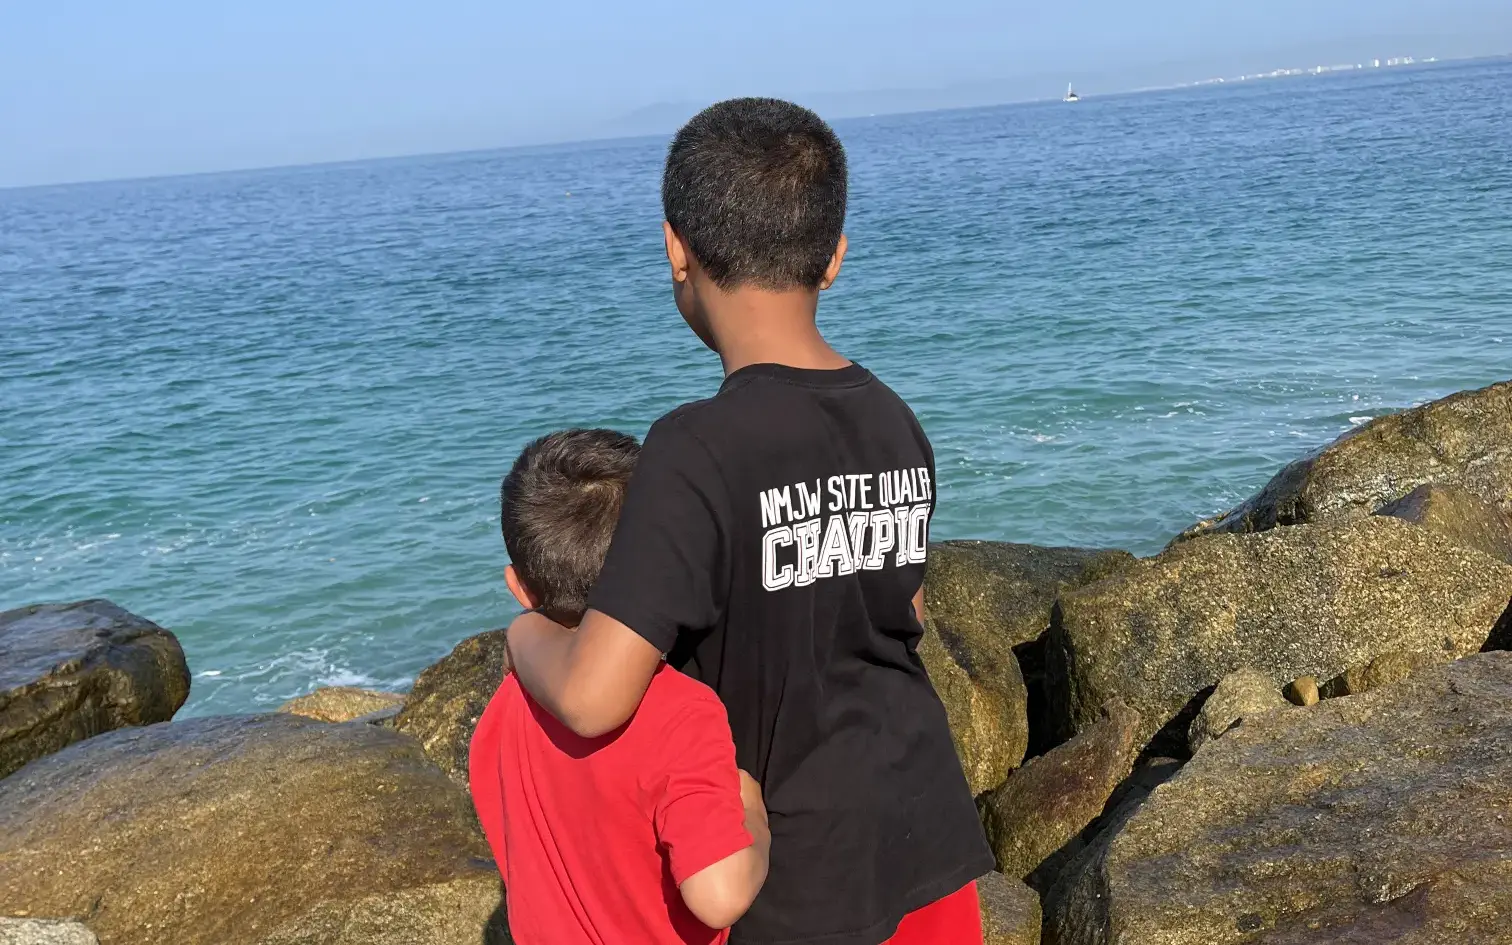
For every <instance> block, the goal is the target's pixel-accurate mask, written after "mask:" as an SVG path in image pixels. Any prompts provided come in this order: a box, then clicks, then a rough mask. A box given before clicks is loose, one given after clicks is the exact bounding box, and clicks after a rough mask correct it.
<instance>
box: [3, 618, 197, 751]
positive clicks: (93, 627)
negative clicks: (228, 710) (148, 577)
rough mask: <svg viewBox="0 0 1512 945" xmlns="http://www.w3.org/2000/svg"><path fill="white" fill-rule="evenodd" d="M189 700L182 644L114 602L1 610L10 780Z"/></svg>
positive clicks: (162, 717) (162, 718) (165, 715)
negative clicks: (40, 761) (27, 767)
mask: <svg viewBox="0 0 1512 945" xmlns="http://www.w3.org/2000/svg"><path fill="white" fill-rule="evenodd" d="M187 698H189V666H188V664H187V663H185V662H184V651H183V649H182V648H180V647H179V643H178V640H177V639H175V638H174V636H173V634H171V633H169V632H168V631H167V630H164V629H163V628H162V627H159V626H158V625H157V624H155V623H152V622H151V621H147V620H143V619H142V618H141V617H137V616H135V615H133V614H130V613H127V612H126V611H124V610H122V609H121V608H119V607H117V606H116V605H115V604H112V603H110V602H109V601H104V600H86V601H80V602H78V603H74V604H42V605H38V606H35V607H22V608H20V609H19V610H8V611H5V612H4V613H0V778H3V777H5V776H6V775H8V774H10V773H11V772H13V771H15V770H16V769H18V768H20V767H21V766H22V765H24V764H26V763H27V762H29V761H32V760H33V759H36V758H41V757H42V756H44V755H48V754H51V753H52V752H55V751H58V750H59V749H61V748H63V747H65V746H67V745H70V744H72V743H74V742H77V741H80V740H82V739H85V738H89V737H90V736H93V735H98V734H100V733H101V732H108V731H111V730H112V729H117V728H121V727H123V726H128V725H149V724H151V723H153V722H166V721H167V720H168V719H171V718H173V713H175V712H177V711H178V710H179V706H181V705H183V704H184V700H185V699H187Z"/></svg>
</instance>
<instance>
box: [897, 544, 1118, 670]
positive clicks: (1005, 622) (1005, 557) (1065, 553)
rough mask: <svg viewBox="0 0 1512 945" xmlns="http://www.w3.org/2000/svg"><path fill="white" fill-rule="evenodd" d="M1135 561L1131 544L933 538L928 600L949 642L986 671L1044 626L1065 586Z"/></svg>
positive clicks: (1108, 573) (926, 584) (1096, 578)
mask: <svg viewBox="0 0 1512 945" xmlns="http://www.w3.org/2000/svg"><path fill="white" fill-rule="evenodd" d="M1135 560H1136V559H1135V558H1134V556H1133V555H1131V554H1129V553H1128V552H1127V551H1112V550H1106V549H1098V548H1042V547H1039V546H1037V545H1018V544H1011V543H1009V542H1002V541H942V542H933V543H931V544H930V546H929V568H928V574H927V576H926V577H925V580H924V602H925V606H926V610H927V612H928V614H929V616H930V618H931V619H933V620H934V622H935V625H936V626H937V627H938V628H939V631H940V635H941V637H942V638H943V639H944V640H945V641H946V643H947V645H948V646H950V647H951V648H952V649H953V650H954V649H959V650H960V651H961V652H962V653H964V654H967V655H968V656H969V658H970V659H972V660H974V661H976V662H977V663H980V664H981V665H980V666H973V667H972V668H973V669H978V670H981V671H985V670H987V669H989V667H990V665H992V664H1002V663H1006V662H1007V660H1008V658H1009V657H1010V656H1011V655H1012V651H1013V648H1014V647H1015V646H1018V645H1019V644H1020V643H1027V642H1029V641H1030V640H1034V639H1037V638H1038V637H1039V636H1040V634H1042V633H1044V632H1045V628H1046V627H1048V626H1050V608H1051V607H1052V606H1053V605H1054V604H1055V598H1056V597H1058V596H1059V595H1060V594H1061V593H1062V592H1064V591H1067V590H1072V589H1075V588H1078V587H1082V586H1084V585H1086V584H1091V583H1093V582H1095V581H1100V580H1102V579H1104V578H1107V577H1111V576H1113V575H1115V574H1119V573H1121V572H1123V571H1126V570H1128V569H1129V568H1130V567H1132V566H1133V565H1134V563H1135Z"/></svg>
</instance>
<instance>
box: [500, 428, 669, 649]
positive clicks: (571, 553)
mask: <svg viewBox="0 0 1512 945" xmlns="http://www.w3.org/2000/svg"><path fill="white" fill-rule="evenodd" d="M639 457H640V444H639V443H638V442H636V439H635V437H633V436H628V435H626V434H624V433H616V432H615V431H613V430H562V431H559V432H557V433H552V434H548V435H547V436H543V437H541V438H540V439H538V440H536V441H534V442H533V443H531V444H530V445H529V446H527V447H525V449H524V451H523V452H521V453H520V457H519V458H518V459H516V460H515V462H514V466H513V467H512V468H511V469H510V470H509V475H507V476H505V477H504V482H503V484H502V485H501V486H500V487H499V510H500V516H499V518H500V527H501V529H502V530H503V532H504V547H505V548H506V549H508V551H509V560H510V563H512V564H513V565H514V567H515V572H516V573H517V574H518V575H519V577H520V580H521V582H522V583H524V585H525V586H526V588H528V589H529V590H530V592H531V593H532V594H534V595H535V596H536V597H537V598H539V601H538V603H539V606H540V610H541V611H542V612H543V613H544V614H546V616H548V617H550V618H551V619H553V620H555V621H556V622H558V623H561V624H565V625H568V626H576V625H577V624H578V623H579V622H580V621H581V620H582V619H583V612H584V611H585V610H586V609H587V607H588V591H589V590H590V589H591V588H592V587H593V584H594V582H595V581H597V580H598V576H599V571H600V570H601V569H602V568H603V567H604V555H605V554H606V553H607V552H608V551H609V540H610V539H611V538H613V537H614V526H615V525H616V523H618V521H619V515H620V508H621V507H622V506H623V505H624V501H625V489H626V488H627V487H628V486H629V484H630V474H631V472H633V471H634V469H635V461H636V460H637V459H638V458H639Z"/></svg>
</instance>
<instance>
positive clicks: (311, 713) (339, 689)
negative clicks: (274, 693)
mask: <svg viewBox="0 0 1512 945" xmlns="http://www.w3.org/2000/svg"><path fill="white" fill-rule="evenodd" d="M402 705H404V696H402V695H400V694H399V693H397V692H377V691H375V690H372V689H358V688H355V687H353V686H327V687H325V688H324V689H317V690H315V691H314V692H312V693H310V694H309V695H305V696H300V697H299V698H297V699H290V700H289V701H288V702H285V703H284V704H283V705H281V706H279V707H278V711H280V712H287V713H289V714H290V715H302V716H304V717H305V718H307V719H315V720H316V721H319V722H350V721H352V720H353V719H360V718H363V717H364V716H371V715H373V714H374V713H381V712H385V711H388V710H398V708H399V707H400V706H402Z"/></svg>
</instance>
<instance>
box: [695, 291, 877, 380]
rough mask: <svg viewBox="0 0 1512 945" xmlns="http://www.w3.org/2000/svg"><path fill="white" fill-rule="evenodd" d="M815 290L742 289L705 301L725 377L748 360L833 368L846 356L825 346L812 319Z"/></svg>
mask: <svg viewBox="0 0 1512 945" xmlns="http://www.w3.org/2000/svg"><path fill="white" fill-rule="evenodd" d="M818 308H819V293H818V291H817V290H804V289H797V290H789V291H780V292H773V291H770V290H766V289H756V288H742V289H737V290H736V291H734V292H728V293H721V294H720V297H719V298H718V299H711V300H709V305H708V317H709V328H710V330H711V331H712V332H713V334H714V342H715V346H716V347H717V349H718V351H719V359H720V361H722V362H723V364H724V373H725V376H726V377H728V376H729V375H731V374H734V373H735V372H736V371H738V370H740V369H741V368H744V367H749V366H751V365H752V364H781V365H784V366H786V367H793V368H806V369H810V370H820V371H823V370H837V369H839V368H844V367H849V366H850V363H851V362H850V361H848V360H846V359H845V358H844V357H843V356H842V355H840V354H839V353H838V352H836V351H835V349H834V348H831V347H830V346H829V343H828V342H827V341H825V340H824V336H823V335H821V334H820V333H819V326H818V325H816V324H815V323H814V315H815V313H816V312H817V311H818Z"/></svg>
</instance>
